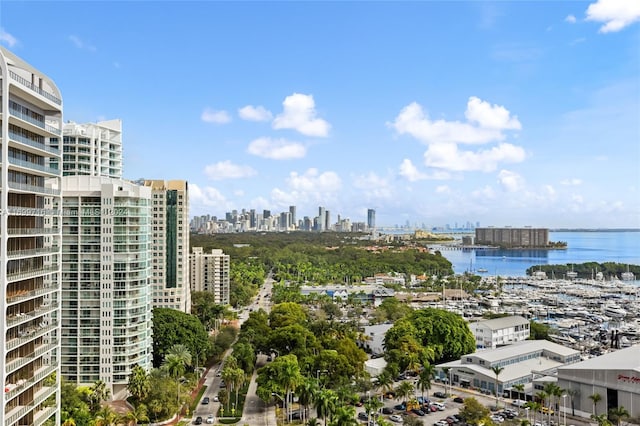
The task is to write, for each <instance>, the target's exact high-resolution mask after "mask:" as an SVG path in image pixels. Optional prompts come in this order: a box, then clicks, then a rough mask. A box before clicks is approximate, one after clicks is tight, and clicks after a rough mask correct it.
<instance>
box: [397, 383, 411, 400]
mask: <svg viewBox="0 0 640 426" xmlns="http://www.w3.org/2000/svg"><path fill="white" fill-rule="evenodd" d="M414 390H415V388H414V387H413V383H411V382H407V381H404V382H402V383H400V385H399V386H398V387H397V388H396V398H397V399H398V400H401V399H404V403H405V405H407V400H408V399H409V397H410V396H411V395H413V393H414Z"/></svg>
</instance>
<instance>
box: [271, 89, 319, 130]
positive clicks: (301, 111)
mask: <svg viewBox="0 0 640 426" xmlns="http://www.w3.org/2000/svg"><path fill="white" fill-rule="evenodd" d="M282 106H283V111H282V113H281V114H278V115H277V116H276V118H275V119H274V120H273V124H272V125H273V128H274V129H294V130H297V131H298V132H300V133H302V134H303V135H306V136H318V137H326V136H328V134H329V129H330V128H331V125H330V124H329V123H328V122H327V121H325V120H323V119H322V118H317V117H316V115H317V112H316V108H315V101H314V100H313V96H312V95H304V94H301V93H294V94H293V95H291V96H287V97H286V98H285V99H284V102H282Z"/></svg>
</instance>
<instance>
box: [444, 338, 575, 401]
mask: <svg viewBox="0 0 640 426" xmlns="http://www.w3.org/2000/svg"><path fill="white" fill-rule="evenodd" d="M578 361H580V352H579V351H577V350H574V349H571V348H567V347H565V346H562V345H559V344H557V343H553V342H550V341H548V340H525V341H521V342H515V343H513V344H511V345H507V346H502V347H500V348H497V349H486V350H480V351H478V352H475V353H472V354H467V355H463V356H462V357H461V358H460V359H459V360H457V361H451V362H447V363H444V364H438V365H437V366H436V371H438V378H439V380H442V381H448V380H451V382H452V383H454V384H456V385H458V386H461V387H467V388H468V387H473V388H474V389H480V390H485V391H489V392H491V393H494V392H495V391H496V386H495V384H496V375H495V373H494V372H493V370H492V367H503V368H504V370H503V371H502V372H501V373H500V375H499V376H498V379H497V382H498V389H497V392H498V395H502V393H503V392H504V391H510V390H512V389H513V386H514V385H517V384H524V385H525V394H528V395H532V393H533V381H534V379H535V377H536V375H537V376H548V375H554V374H555V373H556V371H557V370H558V368H559V367H562V366H563V365H567V364H573V363H575V362H578ZM443 367H445V368H447V367H448V368H449V376H450V377H447V376H446V375H445V374H444V371H443V370H442V369H443Z"/></svg>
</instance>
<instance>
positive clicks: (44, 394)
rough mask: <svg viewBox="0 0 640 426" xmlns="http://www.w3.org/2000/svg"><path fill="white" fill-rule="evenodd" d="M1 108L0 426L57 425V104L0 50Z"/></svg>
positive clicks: (45, 82) (38, 78)
mask: <svg viewBox="0 0 640 426" xmlns="http://www.w3.org/2000/svg"><path fill="white" fill-rule="evenodd" d="M0 107H1V108H0V130H1V132H0V144H1V153H2V154H1V157H0V166H1V170H2V172H1V173H2V174H1V179H0V182H1V183H0V187H1V192H0V263H1V264H2V267H1V268H0V283H1V286H0V300H1V303H2V314H1V315H2V318H1V320H0V323H2V325H1V327H2V335H1V336H0V346H1V347H2V357H0V374H1V375H2V381H3V383H4V396H3V398H2V409H1V410H0V425H3V426H11V425H35V426H39V425H42V424H43V423H45V422H46V421H47V420H52V421H55V423H56V424H59V423H60V418H59V412H60V393H59V389H60V374H59V372H60V367H59V360H60V341H59V337H60V271H61V252H60V239H61V228H60V219H61V217H60V212H59V211H57V210H56V209H55V208H54V206H55V205H57V204H59V202H60V190H59V185H60V179H61V173H60V169H58V168H56V167H53V166H52V165H53V164H58V163H59V161H60V151H59V150H58V149H55V148H53V147H52V146H51V144H50V140H51V138H57V137H59V136H60V135H61V133H62V109H63V108H62V99H61V94H60V91H59V90H58V88H57V87H56V85H55V83H54V82H53V81H52V80H51V79H50V78H49V77H47V76H46V75H44V74H43V73H42V72H40V71H38V70H36V69H35V68H33V67H32V66H31V65H29V64H28V63H26V62H25V61H23V60H22V59H20V58H18V57H17V56H15V55H14V54H13V53H11V52H10V51H8V50H7V49H5V48H3V47H0Z"/></svg>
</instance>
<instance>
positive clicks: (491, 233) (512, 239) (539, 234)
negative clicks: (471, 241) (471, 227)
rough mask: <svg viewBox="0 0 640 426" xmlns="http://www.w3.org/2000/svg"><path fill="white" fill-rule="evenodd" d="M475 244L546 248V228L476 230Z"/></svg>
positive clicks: (547, 237)
mask: <svg viewBox="0 0 640 426" xmlns="http://www.w3.org/2000/svg"><path fill="white" fill-rule="evenodd" d="M475 243H476V244H478V245H497V246H501V247H546V246H548V245H549V229H547V228H531V227H525V228H511V227H508V228H494V227H489V228H476V236H475Z"/></svg>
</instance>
